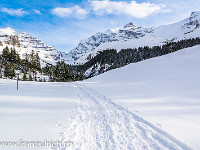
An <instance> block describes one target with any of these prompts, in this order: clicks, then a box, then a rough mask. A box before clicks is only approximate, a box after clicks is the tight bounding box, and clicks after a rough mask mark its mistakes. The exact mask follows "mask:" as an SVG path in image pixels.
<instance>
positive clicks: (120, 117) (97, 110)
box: [62, 84, 191, 150]
mask: <svg viewBox="0 0 200 150" xmlns="http://www.w3.org/2000/svg"><path fill="white" fill-rule="evenodd" d="M77 95H78V98H79V101H80V104H79V106H78V108H77V110H76V112H75V116H74V117H72V118H71V120H70V121H69V123H68V124H67V125H66V128H65V129H64V132H63V135H62V140H63V141H67V140H71V141H73V147H70V148H68V149H76V150H79V149H81V150H98V149H100V150H114V149H116V150H120V149H126V150H189V149H191V148H189V147H188V146H187V145H185V144H184V143H182V142H180V141H179V140H177V139H175V138H174V137H172V136H171V135H169V134H168V133H166V132H165V131H163V130H161V129H159V128H158V127H156V126H154V125H152V124H151V123H149V122H148V121H145V120H144V119H142V118H141V117H139V116H137V115H135V114H133V113H131V112H129V111H128V110H126V109H124V108H123V107H121V106H118V105H117V104H115V103H113V102H112V101H111V100H110V99H108V98H106V97H105V96H102V95H100V94H99V93H97V92H96V91H94V90H92V89H90V88H88V87H86V86H83V85H79V84H77ZM62 150H63V149H62Z"/></svg>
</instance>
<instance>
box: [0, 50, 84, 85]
mask: <svg viewBox="0 0 200 150" xmlns="http://www.w3.org/2000/svg"><path fill="white" fill-rule="evenodd" d="M19 74H20V75H19ZM20 76H21V77H20ZM44 76H47V77H48V81H50V82H68V81H77V80H83V79H84V78H85V77H84V73H83V72H81V71H80V70H79V69H78V67H76V66H70V65H67V64H65V62H64V61H59V62H57V64H56V65H55V66H53V65H51V64H48V63H47V64H46V66H45V67H43V68H42V67H41V64H40V57H39V55H38V53H34V51H32V52H31V53H30V54H25V56H24V58H23V59H21V58H20V56H19V54H18V53H17V52H16V50H15V48H10V49H9V48H8V47H6V48H4V49H3V52H2V54H1V55H0V78H9V79H17V78H18V79H19V80H23V81H44V82H45V81H46V79H45V78H44Z"/></svg>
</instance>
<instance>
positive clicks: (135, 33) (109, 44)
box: [64, 12, 200, 64]
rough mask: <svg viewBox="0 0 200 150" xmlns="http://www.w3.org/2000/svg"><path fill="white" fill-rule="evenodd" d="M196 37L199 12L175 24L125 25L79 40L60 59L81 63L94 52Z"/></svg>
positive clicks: (199, 18)
mask: <svg viewBox="0 0 200 150" xmlns="http://www.w3.org/2000/svg"><path fill="white" fill-rule="evenodd" d="M199 35H200V12H192V13H191V15H190V17H189V18H186V19H185V20H183V21H180V22H178V23H174V24H170V25H165V26H160V27H151V28H143V27H137V26H135V25H133V23H129V24H127V25H125V26H124V28H123V29H119V30H107V31H106V32H105V33H97V34H95V35H93V36H91V37H90V38H88V39H85V40H82V41H81V42H80V43H79V44H78V46H77V47H76V48H74V49H73V50H71V51H70V52H69V53H68V54H66V55H65V56H64V57H65V59H66V62H67V63H69V64H74V63H75V64H84V63H85V62H87V61H89V60H90V59H91V57H94V56H95V55H96V54H97V51H102V50H106V49H112V48H114V49H117V50H121V49H123V48H137V47H142V46H157V45H163V44H165V43H166V42H169V41H178V40H181V39H189V38H196V37H199Z"/></svg>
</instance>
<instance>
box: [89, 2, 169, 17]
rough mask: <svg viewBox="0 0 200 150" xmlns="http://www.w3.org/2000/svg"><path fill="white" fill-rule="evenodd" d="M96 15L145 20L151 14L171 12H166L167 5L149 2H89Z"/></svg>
mask: <svg viewBox="0 0 200 150" xmlns="http://www.w3.org/2000/svg"><path fill="white" fill-rule="evenodd" d="M89 2H90V4H91V7H92V10H93V12H94V13H95V14H96V15H104V14H114V15H119V14H124V15H128V16H131V17H135V18H145V17H147V16H149V15H151V14H155V13H164V12H169V10H168V11H166V10H164V7H165V5H159V4H152V3H149V2H144V3H137V2H135V1H131V2H124V1H123V2H122V1H110V0H103V1H89Z"/></svg>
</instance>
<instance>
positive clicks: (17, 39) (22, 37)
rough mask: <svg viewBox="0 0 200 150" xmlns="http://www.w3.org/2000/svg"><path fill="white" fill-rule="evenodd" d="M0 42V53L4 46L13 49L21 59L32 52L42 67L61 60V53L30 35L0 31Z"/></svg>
mask: <svg viewBox="0 0 200 150" xmlns="http://www.w3.org/2000/svg"><path fill="white" fill-rule="evenodd" d="M0 42H1V43H0V52H1V51H2V50H3V48H4V47H6V46H8V47H14V48H15V49H16V50H17V52H18V53H19V54H20V56H21V57H22V58H23V57H24V56H25V54H26V53H27V54H30V53H31V52H32V50H33V51H34V52H35V53H38V54H39V56H40V59H41V64H42V65H43V66H45V65H46V63H50V64H55V63H56V62H57V61H59V60H63V57H62V52H60V51H58V50H56V49H55V48H54V47H53V46H49V45H46V44H45V43H44V42H42V41H41V40H39V39H37V38H35V37H33V36H32V35H30V34H27V33H25V32H20V31H16V30H14V29H12V28H5V29H0Z"/></svg>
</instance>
